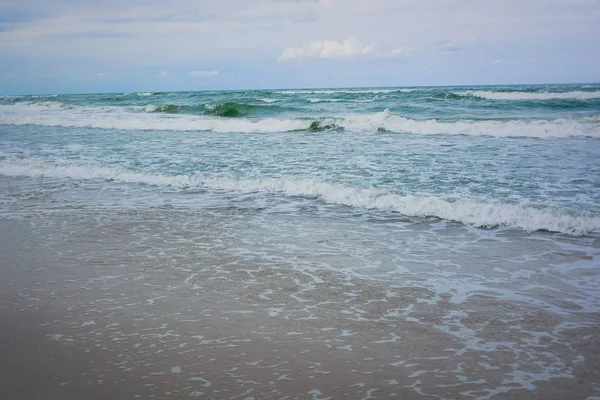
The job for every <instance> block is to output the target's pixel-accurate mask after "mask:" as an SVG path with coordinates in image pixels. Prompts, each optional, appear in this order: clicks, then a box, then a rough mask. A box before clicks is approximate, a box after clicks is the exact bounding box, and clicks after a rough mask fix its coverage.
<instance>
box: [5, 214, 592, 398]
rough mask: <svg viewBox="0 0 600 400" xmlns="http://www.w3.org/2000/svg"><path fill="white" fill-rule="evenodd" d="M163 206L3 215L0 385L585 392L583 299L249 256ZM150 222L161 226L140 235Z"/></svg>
mask: <svg viewBox="0 0 600 400" xmlns="http://www.w3.org/2000/svg"><path fill="white" fill-rule="evenodd" d="M174 218H175V217H174ZM177 218H179V217H177ZM174 223H175V221H168V220H167V221H165V220H161V221H158V220H152V216H151V215H150V214H148V215H144V216H136V217H134V218H129V219H127V218H114V219H113V220H109V221H104V224H103V225H102V226H98V225H97V224H96V223H93V222H92V220H91V219H90V220H85V219H78V218H73V219H61V218H58V217H57V218H55V219H53V220H52V221H48V220H46V221H44V222H43V223H40V222H39V221H37V222H36V221H5V220H0V253H1V254H3V256H2V258H3V261H2V282H1V291H0V354H2V357H0V396H1V397H2V398H4V399H36V398H45V399H82V398H85V399H106V398H110V399H134V398H210V399H251V398H254V399H305V398H306V399H321V400H322V399H326V398H336V399H337V398H351V399H354V398H356V399H368V398H394V397H395V398H400V399H420V398H431V399H439V398H449V399H454V398H495V399H503V398H510V399H538V398H539V399H585V398H587V397H588V396H594V395H596V396H597V395H598V393H599V389H600V387H599V386H600V357H599V355H600V350H598V349H600V343H599V342H600V324H598V321H600V319H599V318H598V314H597V313H596V314H595V315H592V316H589V315H587V316H586V318H588V321H589V323H581V324H579V325H578V326H577V327H576V328H569V323H570V322H569V321H566V320H563V319H562V317H560V316H557V315H555V314H553V313H550V312H547V311H545V310H543V309H541V308H536V307H534V306H532V305H526V304H521V303H517V302H514V301H508V300H502V299H498V298H494V297H492V296H485V295H481V296H474V297H473V298H470V299H468V300H467V301H465V302H463V303H461V304H455V303H453V302H451V301H450V298H451V295H450V294H449V293H448V294H444V293H433V292H431V291H428V290H425V289H423V288H415V287H412V286H405V285H402V284H401V283H398V282H394V283H388V284H385V283H382V282H377V281H370V280H368V279H360V278H358V277H352V276H347V275H345V274H343V273H340V272H336V271H331V270H326V269H318V268H315V269H314V270H311V271H303V270H295V269H290V268H288V267H287V266H283V265H279V264H278V263H275V262H273V263H272V264H266V265H267V266H265V264H264V263H261V264H260V265H257V264H255V263H253V262H252V261H251V260H248V259H247V258H245V259H242V258H241V257H239V256H238V255H236V252H235V248H233V247H231V245H228V246H224V247H223V248H222V249H221V250H220V251H219V252H218V253H215V252H214V251H211V250H210V249H213V248H214V247H215V246H217V245H216V244H215V242H214V240H215V238H218V237H219V234H221V233H220V232H219V231H218V229H217V228H218V224H216V225H215V224H211V223H210V221H207V220H206V219H205V220H199V221H198V222H197V223H196V224H190V225H187V226H183V225H179V226H180V228H179V234H177V232H176V230H173V229H174V228H173V224H174ZM165 224H171V225H170V226H169V230H170V232H171V233H170V235H169V240H168V241H167V240H166V239H164V238H163V239H160V238H156V236H154V239H152V240H150V239H148V240H142V241H140V240H138V239H139V237H145V238H149V237H150V235H144V234H143V233H144V232H143V231H144V230H148V231H150V230H158V231H161V230H163V231H167V229H165V226H164V225H165ZM132 232H140V236H136V235H135V234H134V233H132ZM178 235H180V236H178ZM159 237H160V236H159ZM209 237H210V238H212V239H210V240H208V239H207V238H209ZM217 247H218V246H217ZM507 316H510V318H508V317H507Z"/></svg>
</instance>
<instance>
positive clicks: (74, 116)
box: [0, 102, 600, 138]
mask: <svg viewBox="0 0 600 400" xmlns="http://www.w3.org/2000/svg"><path fill="white" fill-rule="evenodd" d="M147 107H150V108H147ZM152 107H156V106H154V105H149V106H146V107H134V106H130V107H118V106H74V105H69V104H65V103H60V102H40V103H18V104H14V105H0V124H2V123H4V124H12V125H43V126H64V127H90V128H102V129H125V130H161V131H213V132H221V133H275V132H289V131H299V130H308V129H309V128H310V126H311V124H312V122H314V119H306V118H305V119H277V118H266V119H260V120H254V119H246V118H219V117H212V116H195V115H173V114H161V113H152V112H150V113H144V112H140V111H150V110H152ZM205 107H206V108H207V109H211V107H215V106H214V105H211V104H207V105H206V106H205ZM319 122H320V124H321V126H326V125H335V126H339V127H342V128H344V129H345V130H347V131H350V132H368V133H373V132H375V131H377V130H385V131H388V132H394V133H411V134H419V135H435V134H453V135H487V136H500V137H509V136H517V137H518V136H522V137H539V138H550V137H554V138H556V137H570V136H588V137H600V119H598V118H594V117H587V118H581V119H566V118H559V119H554V120H508V121H506V120H503V121H493V120H492V121H490V120H484V121H473V120H461V121H438V120H435V119H429V120H415V119H410V118H404V117H402V116H399V115H394V114H392V113H390V112H389V111H388V110H385V111H382V112H378V113H365V114H347V115H343V116H340V117H331V118H321V119H319Z"/></svg>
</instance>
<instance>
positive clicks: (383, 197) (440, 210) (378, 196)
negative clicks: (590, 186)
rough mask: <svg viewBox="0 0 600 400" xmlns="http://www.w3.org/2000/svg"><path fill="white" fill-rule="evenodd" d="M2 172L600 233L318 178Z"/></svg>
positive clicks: (570, 221) (507, 210) (583, 223)
mask: <svg viewBox="0 0 600 400" xmlns="http://www.w3.org/2000/svg"><path fill="white" fill-rule="evenodd" d="M0 174H1V175H5V176H30V177H50V178H70V179H80V180H86V179H106V180H111V181H118V182H127V183H141V184H147V185H155V186H174V187H206V188H210V189H217V190H231V191H242V192H271V193H279V194H282V195H286V196H303V197H316V198H319V199H321V200H322V201H324V202H326V203H330V204H339V205H346V206H351V207H360V208H366V209H377V210H382V211H392V212H398V213H401V214H404V215H407V216H430V217H437V218H441V219H446V220H453V221H459V222H462V223H465V224H469V225H473V226H478V227H493V226H511V227H519V228H522V229H525V230H528V231H536V230H548V231H554V232H562V233H566V234H573V235H582V234H587V233H592V232H600V216H594V215H588V214H582V213H574V212H570V211H568V210H557V209H539V208H534V207H530V206H522V205H513V204H502V203H495V202H481V201H474V200H469V199H465V200H458V201H450V200H447V199H444V198H442V197H436V196H415V195H400V194H397V193H393V192H387V191H382V190H376V189H361V188H356V187H351V186H347V185H343V184H339V183H330V182H324V181H320V180H316V179H297V178H291V177H280V178H265V179H232V178H226V177H211V176H203V175H200V174H198V175H164V174H150V173H142V172H133V171H129V170H123V169H119V168H113V167H98V166H81V165H71V166H53V165H47V164H35V163H7V162H2V163H0Z"/></svg>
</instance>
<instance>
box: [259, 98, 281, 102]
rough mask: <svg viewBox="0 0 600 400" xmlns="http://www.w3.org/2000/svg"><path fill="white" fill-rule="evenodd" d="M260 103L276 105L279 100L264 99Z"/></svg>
mask: <svg viewBox="0 0 600 400" xmlns="http://www.w3.org/2000/svg"><path fill="white" fill-rule="evenodd" d="M260 101H262V102H265V103H275V102H276V101H278V100H277V99H269V98H264V99H260Z"/></svg>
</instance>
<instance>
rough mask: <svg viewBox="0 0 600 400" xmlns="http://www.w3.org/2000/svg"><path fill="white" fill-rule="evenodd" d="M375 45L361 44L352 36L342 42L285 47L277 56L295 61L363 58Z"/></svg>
mask: <svg viewBox="0 0 600 400" xmlns="http://www.w3.org/2000/svg"><path fill="white" fill-rule="evenodd" d="M374 48H375V44H374V43H371V44H364V43H361V42H360V41H359V40H358V39H356V38H355V37H354V36H351V37H349V38H348V39H346V40H344V41H343V42H341V43H340V42H336V41H335V40H325V41H322V42H321V41H318V40H316V41H314V42H311V43H308V44H305V45H304V46H300V47H293V46H287V47H285V48H284V49H283V52H282V53H281V55H280V56H279V60H281V61H287V60H296V59H302V58H350V57H359V56H365V55H368V54H370V53H372V52H373V49H374Z"/></svg>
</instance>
